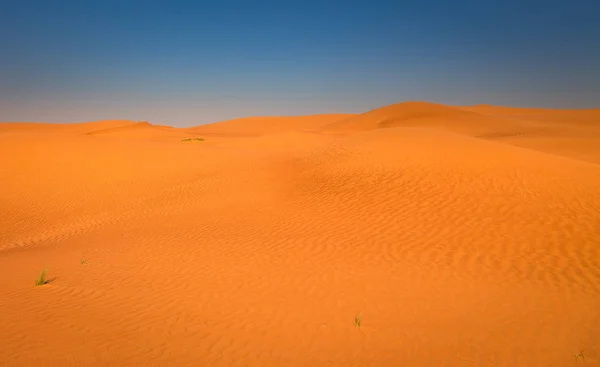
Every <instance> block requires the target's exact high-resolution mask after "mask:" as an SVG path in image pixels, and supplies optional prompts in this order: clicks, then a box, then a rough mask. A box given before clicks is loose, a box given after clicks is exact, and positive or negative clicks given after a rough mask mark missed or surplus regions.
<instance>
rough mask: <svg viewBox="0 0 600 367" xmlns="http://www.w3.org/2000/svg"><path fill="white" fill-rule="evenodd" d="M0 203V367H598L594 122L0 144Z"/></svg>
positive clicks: (104, 129)
mask: <svg viewBox="0 0 600 367" xmlns="http://www.w3.org/2000/svg"><path fill="white" fill-rule="evenodd" d="M194 137H202V138H204V139H205V140H204V141H203V142H196V141H192V142H181V140H182V139H184V138H194ZM0 187H1V190H0V330H1V332H0V345H1V346H2V348H0V365H2V366H42V365H47V366H436V367H438V366H440V367H441V366H510V367H514V366H570V365H586V366H598V365H600V110H586V111H558V110H535V109H515V108H504V107H492V106H472V107H449V106H442V105H435V104H428V103H421V102H413V103H403V104H397V105H392V106H387V107H384V108H380V109H377V110H374V111H370V112H367V113H365V114H362V115H356V116H351V115H315V116H305V117H293V118H286V117H281V118H278V117H269V118H251V119H240V120H233V121H227V122H222V123H217V124H212V125H205V126H199V127H195V128H186V129H176V128H172V127H167V126H153V125H150V124H148V123H143V122H142V123H140V122H128V121H105V122H94V123H83V124H74V125H68V124H65V125H51V124H34V123H32V124H15V123H5V124H0ZM44 268H46V269H47V270H48V279H49V282H48V284H46V285H43V286H40V287H36V286H35V285H34V280H35V278H36V277H37V276H38V275H39V273H40V272H41V271H42V270H43V269H44ZM357 315H360V317H361V319H360V326H357V325H356V323H355V318H356V316H357ZM582 350H583V352H582V353H581V351H582ZM576 355H578V356H576Z"/></svg>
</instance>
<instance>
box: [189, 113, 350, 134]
mask: <svg viewBox="0 0 600 367" xmlns="http://www.w3.org/2000/svg"><path fill="white" fill-rule="evenodd" d="M350 116H353V115H348V114H329V115H311V116H293V117H285V116H284V117H279V116H268V117H247V118H240V119H234V120H228V121H222V122H218V123H214V124H209V125H203V126H196V127H193V128H189V129H187V130H188V131H192V132H194V133H204V134H208V135H217V136H262V135H265V134H274V133H282V132H286V131H296V130H315V129H318V128H320V127H322V126H324V125H327V124H329V123H331V122H333V121H338V120H342V119H345V118H348V117H350Z"/></svg>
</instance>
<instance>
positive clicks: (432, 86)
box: [0, 0, 600, 126]
mask: <svg viewBox="0 0 600 367" xmlns="http://www.w3.org/2000/svg"><path fill="white" fill-rule="evenodd" d="M599 19H600V1H597V0H577V1H571V2H569V1H564V0H561V1H554V0H545V1H544V0H535V1H531V0H502V1H501V0H477V1H475V0H464V1H461V0H454V1H447V0H420V1H417V0H415V1H401V0H395V1H387V0H370V1H368V0H364V1H363V0H346V1H327V0H321V1H313V0H302V1H292V0H288V1H286V0H279V1H260V0H255V1H248V0H238V1H233V0H214V1H202V0H196V1H181V0H171V1H167V0H164V1H152V0H144V1H138V0H99V1H96V0H78V1H71V0H54V1H48V0H0V121H39V122H82V121H95V120H103V119H130V120H135V121H149V122H151V123H153V124H163V125H171V126H194V125H200V124H205V123H210V122H216V121H221V120H226V119H231V118H237V117H245V116H267V115H271V116H272V115H304V114H318V113H361V112H366V111H368V110H371V109H374V108H377V107H380V106H384V105H388V104H392V103H397V102H403V101H417V100H418V101H429V102H435V103H444V104H449V105H474V104H492V105H508V106H518V107H550V108H599V107H600V21H599Z"/></svg>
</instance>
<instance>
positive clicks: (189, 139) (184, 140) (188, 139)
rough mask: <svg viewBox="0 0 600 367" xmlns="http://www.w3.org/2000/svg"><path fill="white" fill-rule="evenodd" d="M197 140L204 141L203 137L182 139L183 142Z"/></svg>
mask: <svg viewBox="0 0 600 367" xmlns="http://www.w3.org/2000/svg"><path fill="white" fill-rule="evenodd" d="M196 141H204V139H203V138H186V139H181V142H182V143H190V142H196Z"/></svg>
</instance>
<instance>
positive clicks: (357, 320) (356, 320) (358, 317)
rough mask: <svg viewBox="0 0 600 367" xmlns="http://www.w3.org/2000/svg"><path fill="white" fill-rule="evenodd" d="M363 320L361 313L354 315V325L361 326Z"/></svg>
mask: <svg viewBox="0 0 600 367" xmlns="http://www.w3.org/2000/svg"><path fill="white" fill-rule="evenodd" d="M361 320H362V316H361V315H360V314H358V315H356V316H354V325H355V326H356V327H360V322H361Z"/></svg>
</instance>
